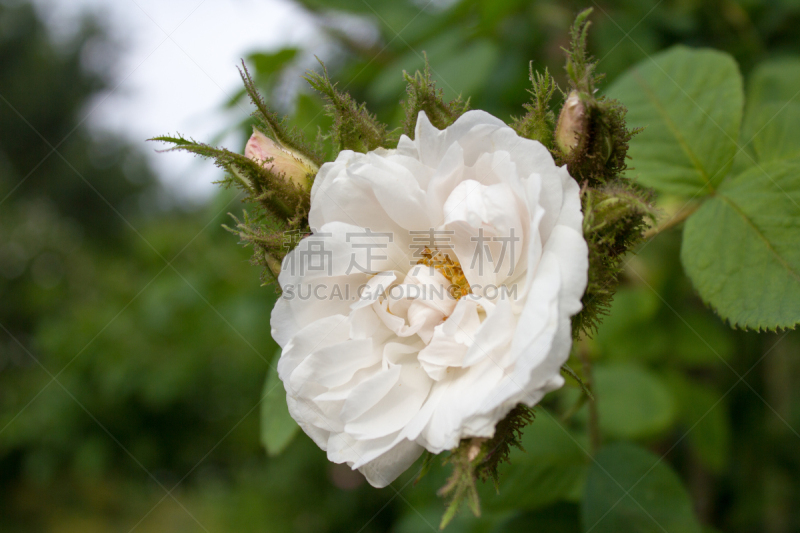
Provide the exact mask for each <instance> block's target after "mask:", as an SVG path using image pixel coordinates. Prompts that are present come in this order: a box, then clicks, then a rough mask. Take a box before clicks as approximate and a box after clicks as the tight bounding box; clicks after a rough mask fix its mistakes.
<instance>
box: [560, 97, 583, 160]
mask: <svg viewBox="0 0 800 533" xmlns="http://www.w3.org/2000/svg"><path fill="white" fill-rule="evenodd" d="M585 116H586V108H585V106H584V105H583V102H581V98H580V96H578V93H577V92H575V91H572V92H571V93H569V96H568V97H567V101H566V102H564V107H562V108H561V114H560V115H559V116H558V127H557V128H556V145H558V147H559V148H560V149H561V151H562V152H563V153H564V154H567V155H568V154H569V153H570V152H572V150H574V149H575V148H576V147H577V146H578V143H579V142H580V140H581V135H582V134H583V133H584V132H585V130H586V124H585V123H586V118H585Z"/></svg>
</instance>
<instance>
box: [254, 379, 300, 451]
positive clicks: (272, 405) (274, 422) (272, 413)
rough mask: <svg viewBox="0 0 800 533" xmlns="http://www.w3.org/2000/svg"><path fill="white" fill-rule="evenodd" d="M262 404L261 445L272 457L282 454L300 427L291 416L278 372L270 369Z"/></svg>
mask: <svg viewBox="0 0 800 533" xmlns="http://www.w3.org/2000/svg"><path fill="white" fill-rule="evenodd" d="M262 398H263V400H262V402H261V444H263V445H264V447H265V448H266V449H267V454H269V455H271V456H275V455H278V454H279V453H281V452H282V451H283V450H284V449H286V447H287V446H288V445H289V443H291V442H292V439H293V438H294V436H295V435H296V434H297V430H298V429H300V426H298V425H297V422H295V421H294V419H293V418H292V416H291V415H290V414H289V408H288V407H287V405H286V390H285V389H284V388H283V383H281V379H280V378H279V377H278V371H277V370H276V369H275V368H270V369H269V372H267V381H266V383H264V392H263V394H262Z"/></svg>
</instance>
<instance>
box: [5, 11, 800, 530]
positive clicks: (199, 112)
mask: <svg viewBox="0 0 800 533" xmlns="http://www.w3.org/2000/svg"><path fill="white" fill-rule="evenodd" d="M162 4H166V3H159V2H155V1H145V0H115V1H114V2H109V1H107V0H106V1H104V0H80V1H68V0H60V1H56V0H51V1H45V0H41V1H31V2H28V1H22V0H0V124H2V127H1V128H0V494H2V497H0V530H2V531H10V532H23V531H24V532H37V531H48V532H50V531H52V532H65V533H66V532H95V531H97V532H101V531H102V532H107V531H121V532H132V531H140V532H144V531H169V532H183V531H187V532H188V531H207V532H214V531H220V532H228V531H230V532H250V531H252V532H261V531H270V532H271V531H275V532H298V533H300V532H338V531H352V532H361V531H363V532H373V531H375V532H377V531H392V532H397V533H401V532H403V533H404V532H416V531H427V530H431V529H433V530H435V529H436V526H437V525H438V521H439V518H440V516H441V513H442V510H443V504H442V502H441V501H440V500H439V499H438V498H437V497H436V495H435V491H436V489H437V488H438V487H440V486H441V485H442V484H443V482H444V478H445V476H446V474H447V470H446V469H445V468H442V467H441V466H439V465H438V462H437V463H436V466H434V468H433V469H432V471H431V472H430V473H429V474H428V476H427V477H425V478H423V479H422V481H420V482H419V483H417V484H414V483H413V479H414V476H415V474H416V470H417V468H414V469H412V470H414V471H409V472H408V473H406V475H404V476H403V477H401V478H400V479H399V480H398V481H397V482H395V483H394V484H393V485H392V487H389V488H386V489H382V490H376V489H373V488H371V487H369V486H368V485H366V484H365V483H364V482H363V480H362V478H361V477H360V476H359V475H358V474H354V473H352V472H350V471H349V469H348V468H347V467H343V466H341V465H333V464H330V463H328V462H327V460H326V458H325V454H324V452H322V451H320V450H319V449H318V448H317V447H316V446H315V445H314V444H313V443H312V442H311V441H310V440H309V439H308V438H306V437H305V436H304V435H302V434H298V435H297V436H296V438H295V439H294V440H293V441H292V442H291V443H290V444H289V446H288V447H287V449H286V450H285V451H284V452H283V453H282V454H280V455H278V456H276V457H268V456H267V455H266V453H265V452H264V450H263V449H262V448H261V445H260V441H259V411H260V404H261V399H262V389H263V385H264V379H265V376H266V372H267V370H268V368H269V364H270V362H271V361H272V360H273V357H274V354H275V349H276V345H275V344H274V342H273V341H272V340H271V338H270V333H269V331H270V330H269V313H270V309H271V306H272V304H273V302H274V300H275V297H276V296H275V290H274V288H273V287H261V286H260V283H259V269H258V268H256V267H253V266H251V265H250V264H249V263H248V259H249V255H250V253H249V250H247V249H244V248H242V247H241V246H239V245H238V244H237V242H236V238H235V237H234V236H232V235H231V234H229V233H227V232H226V231H225V230H224V229H223V228H222V227H221V225H222V224H223V223H227V221H228V220H229V218H228V215H227V213H228V212H234V213H236V212H240V210H241V208H242V207H243V206H242V205H241V203H240V201H239V198H237V197H236V196H235V195H234V194H233V193H232V192H230V191H222V190H218V189H217V188H216V187H215V186H213V185H211V182H212V181H214V180H216V179H220V178H221V176H220V174H219V173H218V171H217V170H216V169H215V168H214V167H213V165H211V163H208V162H204V161H200V160H195V159H192V158H191V157H189V156H186V155H185V154H175V153H170V154H156V153H155V149H156V148H158V147H157V146H154V145H152V144H150V143H146V142H145V139H146V138H148V137H150V136H155V135H159V134H164V133H169V132H175V131H176V130H179V131H180V132H181V133H183V134H186V135H188V136H191V137H194V138H196V139H198V140H204V141H211V142H213V143H218V144H223V145H225V146H227V147H229V148H231V149H233V150H241V149H242V147H243V144H244V141H245V140H246V136H247V135H248V131H249V123H248V115H249V112H250V105H249V102H247V101H246V100H245V99H244V97H243V92H242V91H241V90H240V85H239V82H238V73H237V72H236V69H235V66H236V64H237V62H238V60H239V58H244V59H245V62H246V63H247V65H248V66H249V67H250V68H251V70H252V72H253V73H254V75H255V76H256V79H257V81H258V83H259V85H260V86H261V88H262V89H263V91H264V93H265V94H266V95H267V98H268V101H269V102H270V104H271V105H272V106H273V107H274V108H275V109H277V110H278V111H280V112H281V113H284V114H288V115H290V116H291V117H292V120H293V122H294V123H295V124H296V125H297V127H298V128H300V129H301V130H302V131H303V132H304V133H305V134H306V135H307V136H308V138H309V139H310V140H313V139H314V138H315V136H316V134H317V131H318V128H320V127H321V128H323V129H324V128H325V127H327V125H328V124H329V122H328V121H327V118H326V117H325V116H324V115H322V113H321V111H322V107H321V105H322V104H321V101H320V99H319V98H318V97H317V96H316V95H315V94H312V93H311V92H310V90H309V89H308V88H307V87H306V86H305V85H304V83H303V82H302V80H300V76H301V75H302V73H303V72H304V71H305V70H306V69H309V68H318V64H317V63H316V59H315V56H317V57H319V58H321V59H323V60H324V61H325V62H326V64H327V66H328V68H329V71H330V72H331V75H332V77H333V78H334V79H337V80H339V87H340V88H342V89H346V90H347V91H349V92H351V93H352V94H353V96H354V97H355V98H356V99H357V100H362V101H365V102H367V103H368V106H369V107H370V109H371V110H372V111H374V112H375V113H377V115H378V116H379V117H380V118H381V119H382V120H384V121H386V122H388V123H390V124H391V125H392V126H397V125H399V123H400V120H401V115H400V110H399V107H398V105H397V103H398V101H399V100H400V99H402V98H403V95H404V82H403V79H402V76H401V71H402V70H407V71H410V72H413V71H414V70H416V69H418V68H420V67H421V66H422V65H423V59H422V52H423V51H425V52H426V53H427V55H428V57H429V59H430V62H431V66H432V68H433V72H434V78H435V79H436V80H437V82H438V84H439V87H441V88H442V89H443V90H444V92H445V96H446V97H448V98H452V97H454V96H455V95H457V94H459V93H460V94H463V95H464V96H465V97H466V96H468V97H470V98H471V105H472V107H473V108H480V109H485V110H487V111H489V112H490V113H493V114H495V115H496V116H498V117H500V118H502V119H504V120H508V119H509V118H510V117H511V116H512V115H519V114H522V113H523V111H522V108H521V105H522V103H524V102H526V101H527V98H528V95H527V93H526V89H527V88H528V86H529V84H528V79H527V75H528V62H529V61H532V62H533V66H534V68H536V69H542V68H544V67H548V68H549V69H550V71H551V72H552V73H553V74H554V75H555V76H556V78H557V79H558V80H559V81H560V82H562V83H563V82H564V80H565V75H564V70H563V63H564V53H563V51H562V47H564V46H566V45H567V37H568V34H567V31H568V28H569V25H570V24H571V22H572V20H573V18H574V16H575V15H576V14H577V12H578V11H580V10H581V9H583V8H585V7H590V6H594V7H595V13H594V15H593V16H592V21H593V26H592V30H591V34H590V49H591V52H592V53H593V54H594V55H595V56H596V57H597V58H598V59H599V60H600V63H599V67H598V69H599V71H601V72H605V73H606V74H607V79H608V80H609V81H611V80H613V79H614V78H615V77H616V76H618V75H619V74H620V73H621V72H622V71H624V70H625V69H626V68H628V67H630V66H631V65H633V64H634V63H636V62H637V61H639V60H641V59H643V58H646V57H647V55H648V54H652V53H654V52H657V51H659V50H662V49H664V48H667V47H669V46H671V45H673V44H676V43H684V44H687V45H690V46H707V47H713V48H716V49H720V50H724V51H726V52H729V53H730V54H732V55H733V56H734V57H735V58H736V59H737V60H738V62H739V64H740V66H741V69H742V72H743V74H744V75H745V79H747V75H748V74H749V73H750V72H752V71H753V70H754V69H756V68H759V66H760V65H763V64H767V63H768V62H770V61H774V60H776V59H779V58H785V57H796V56H798V55H800V36H798V33H797V27H798V25H799V24H800V2H797V1H795V0H661V1H658V2H653V1H650V0H647V1H641V0H636V1H634V0H617V1H611V0H603V1H600V0H598V2H596V3H595V2H592V1H591V0H588V1H575V0H567V1H564V0H561V1H547V0H538V1H530V0H461V1H459V0H430V1H427V0H413V1H412V0H363V1H360V0H304V1H300V2H296V1H293V2H289V1H288V0H280V1H278V0H260V1H259V0H205V1H201V0H191V1H190V0H186V1H183V0H181V1H175V2H169V3H168V4H169V5H168V6H167V5H162ZM601 90H602V88H601ZM633 166H635V163H634V165H633ZM679 231H680V230H679V229H677V230H672V231H671V232H666V233H663V234H661V235H659V236H658V237H657V238H656V239H654V240H653V241H651V242H649V243H647V244H645V245H644V246H642V249H641V250H640V253H639V254H638V255H636V256H635V257H633V258H632V259H631V260H630V262H629V266H628V275H626V276H625V277H624V279H623V281H622V286H621V289H620V292H619V294H618V296H617V298H616V300H615V303H614V308H613V310H612V313H611V316H610V317H609V318H607V319H606V321H605V323H604V324H603V326H602V327H601V329H600V331H599V334H598V335H597V336H596V338H595V339H593V340H592V341H591V342H587V343H585V344H584V346H583V347H582V349H586V350H588V351H589V352H590V354H591V355H592V357H594V358H595V359H596V361H597V363H596V365H597V367H596V368H597V389H598V407H599V412H600V424H601V430H602V432H603V437H604V439H606V441H614V440H628V441H635V442H637V443H639V444H642V445H644V446H646V447H647V448H649V449H650V450H651V451H653V452H654V453H656V454H658V455H663V456H664V457H665V460H666V461H667V462H668V463H669V464H670V465H672V467H673V468H674V469H675V470H676V471H677V472H678V473H679V475H680V477H681V479H682V481H683V483H684V485H685V486H686V487H687V490H688V491H689V493H690V495H691V499H692V504H693V507H694V509H695V512H696V513H697V515H698V516H699V518H700V520H701V521H702V522H703V523H704V524H705V525H707V526H708V531H731V532H749V531H763V532H769V533H772V532H774V533H778V532H793V531H800V512H799V511H798V509H800V453H798V452H799V451H800V433H798V428H800V392H798V387H796V385H795V384H796V383H797V382H798V378H800V358H798V357H797V352H798V348H799V347H800V336H799V335H798V334H797V333H795V332H788V333H787V332H779V333H753V332H748V333H746V332H741V331H734V330H732V329H730V328H729V327H728V326H727V325H725V324H724V323H722V321H721V320H719V319H718V318H717V317H716V316H715V315H714V314H713V313H711V312H710V311H709V310H708V309H706V308H705V307H704V305H703V304H702V302H701V301H700V300H699V299H698V297H697V296H696V295H695V293H694V292H693V290H692V287H691V284H690V282H689V281H688V280H687V278H686V277H685V275H684V274H683V272H682V269H681V266H680V263H679V259H678V251H679V244H680V239H679V236H680V235H679ZM577 395H578V391H577V390H576V389H574V388H570V387H566V388H565V389H563V390H562V391H559V392H557V393H554V394H551V395H550V396H548V398H547V399H546V401H545V405H544V407H542V408H540V409H539V413H540V414H539V416H538V417H537V420H536V422H534V424H533V425H532V426H531V427H530V428H529V429H528V431H527V432H526V435H525V444H526V448H527V450H528V453H527V454H521V453H520V454H515V463H514V464H515V466H514V468H506V469H505V471H504V476H505V478H504V482H503V483H504V484H501V491H506V492H505V493H504V494H506V495H507V494H509V493H511V494H513V495H514V498H512V499H511V500H509V498H508V497H498V496H497V495H495V494H494V489H493V488H492V487H485V489H486V490H484V491H483V494H484V498H483V503H484V517H483V518H481V519H480V520H476V519H473V518H471V517H470V516H469V515H463V516H460V517H459V518H458V519H457V520H456V522H455V523H453V524H452V525H451V526H450V528H449V529H450V530H451V531H453V532H461V531H464V532H467V531H469V532H479V531H480V532H490V531H497V532H499V531H528V530H530V531H538V530H541V531H548V532H573V531H579V520H578V514H579V510H578V509H579V508H578V503H577V502H578V501H579V500H580V493H581V490H582V486H583V482H584V480H585V475H586V463H587V458H586V455H585V453H583V451H582V449H581V447H582V444H581V443H585V442H586V435H585V433H586V432H585V424H586V412H585V411H586V408H585V407H583V408H581V409H580V410H578V411H577V412H576V413H575V414H574V415H572V416H570V418H569V420H568V421H567V422H565V423H564V427H566V428H568V430H569V432H571V436H572V437H573V438H565V437H569V435H567V434H566V433H564V432H563V431H562V430H561V429H559V428H558V427H557V426H556V425H555V423H554V420H555V419H558V418H559V417H565V416H566V415H567V414H569V413H568V411H569V410H570V408H571V407H572V405H573V403H574V401H575V398H576V397H577ZM544 410H547V411H548V413H550V414H552V417H550V416H547V415H545V414H543V413H542V411H544Z"/></svg>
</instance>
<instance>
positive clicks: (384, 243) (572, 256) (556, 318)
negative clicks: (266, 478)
mask: <svg viewBox="0 0 800 533" xmlns="http://www.w3.org/2000/svg"><path fill="white" fill-rule="evenodd" d="M582 221H583V215H582V214H581V205H580V198H579V186H578V184H577V183H576V182H575V180H574V179H573V178H572V177H570V175H569V174H568V172H567V170H566V167H557V166H556V165H555V163H554V162H553V158H552V157H551V155H550V153H549V152H548V150H547V149H546V148H545V147H544V146H542V145H541V144H540V143H538V142H536V141H532V140H529V139H524V138H521V137H519V136H518V135H517V134H516V133H515V132H514V130H512V129H511V128H510V127H508V126H507V125H506V124H505V123H503V122H502V121H501V120H499V119H497V118H495V117H493V116H491V115H489V114H487V113H485V112H482V111H470V112H468V113H465V114H464V115H463V116H461V117H460V118H459V119H458V120H457V121H456V122H455V123H454V124H453V125H452V126H450V127H448V128H447V129H445V130H444V131H439V130H437V129H436V128H435V127H433V126H432V125H431V123H430V122H429V120H428V119H427V117H426V116H425V114H424V113H420V115H419V120H418V121H417V127H416V132H415V139H414V140H413V141H412V140H411V139H409V138H408V137H406V136H402V137H401V139H400V142H399V144H398V147H397V149H395V150H384V149H379V150H375V151H373V152H370V153H367V154H361V153H354V152H351V151H348V150H345V151H343V152H341V153H340V154H339V156H338V157H337V158H336V161H334V162H332V163H326V164H325V165H323V166H322V168H320V171H319V174H318V175H317V177H316V181H315V182H314V186H313V189H312V191H311V211H310V213H309V223H310V226H311V227H312V228H314V232H313V234H312V235H310V236H307V237H305V238H304V239H303V240H302V241H301V242H300V244H299V245H298V246H297V247H296V248H295V249H294V250H293V251H292V252H291V253H290V254H289V255H288V256H287V257H286V258H285V259H284V262H283V267H282V272H281V274H280V276H279V283H280V285H281V287H282V288H283V290H284V293H283V296H282V297H281V298H280V299H279V301H278V302H277V304H276V305H275V308H274V310H273V312H272V335H273V337H274V338H275V340H276V341H277V342H278V344H280V346H281V347H282V348H283V351H282V354H281V357H280V360H279V362H278V372H279V375H280V378H281V379H282V380H283V383H284V385H285V387H286V392H287V400H288V405H289V411H290V413H291V414H292V416H293V417H294V419H295V420H297V422H298V423H299V424H300V426H301V427H302V428H303V430H304V431H305V432H306V433H307V434H308V435H309V436H310V437H311V438H312V439H313V440H314V441H315V442H316V443H317V444H318V445H319V446H320V448H322V449H323V450H327V452H328V458H329V459H330V460H331V461H334V462H336V463H347V464H348V465H350V466H351V467H352V468H353V469H356V468H357V469H359V470H360V471H361V472H362V473H363V474H364V475H365V476H366V478H367V480H368V481H369V482H370V483H371V484H372V485H374V486H376V487H383V486H386V485H387V484H389V483H390V482H392V481H393V480H394V479H395V478H396V477H397V476H398V475H400V474H401V473H402V472H403V471H404V470H405V469H406V468H408V467H409V466H410V465H411V464H412V463H413V462H414V461H415V460H416V459H417V458H418V457H419V455H420V454H421V453H422V451H423V450H424V449H427V450H429V451H431V452H433V453H440V452H442V451H444V450H449V449H452V448H455V447H456V446H457V445H458V444H459V441H460V440H461V439H464V438H471V437H491V436H493V434H494V431H495V425H496V424H497V422H499V421H500V420H501V419H502V418H503V417H504V416H505V415H506V414H507V413H508V412H509V411H510V410H511V409H512V408H513V407H514V406H516V405H517V404H519V403H524V404H526V405H529V406H532V405H534V404H536V403H538V402H539V401H540V400H541V398H542V397H543V396H544V395H545V394H546V393H547V392H549V391H552V390H554V389H556V388H558V387H560V386H561V385H562V384H563V381H564V380H563V378H562V377H561V375H560V367H561V366H562V364H563V363H564V362H565V361H566V359H567V358H568V356H569V351H570V346H571V324H570V317H571V316H572V315H574V314H576V313H577V312H578V311H580V309H581V303H580V300H581V296H582V295H583V292H584V290H585V288H586V283H587V271H588V248H587V245H586V242H585V240H584V238H583V233H582ZM432 237H433V238H432ZM359 288H361V291H360V293H359ZM445 288H449V291H448V290H444V289H445ZM359 294H360V297H359Z"/></svg>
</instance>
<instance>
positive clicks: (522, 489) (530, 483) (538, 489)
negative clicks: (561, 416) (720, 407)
mask: <svg viewBox="0 0 800 533" xmlns="http://www.w3.org/2000/svg"><path fill="white" fill-rule="evenodd" d="M522 445H523V447H524V449H525V451H524V452H523V451H521V450H514V451H513V452H512V453H511V458H510V460H509V463H510V467H509V468H508V469H505V468H504V469H503V470H502V471H501V477H500V490H499V493H496V492H495V491H494V488H493V487H490V486H489V484H484V485H482V486H481V487H480V493H481V502H482V504H483V507H484V508H485V509H486V510H487V511H491V512H496V511H506V510H514V509H538V508H540V507H544V506H546V505H550V504H551V503H554V502H556V501H560V500H566V499H568V497H569V496H570V495H571V494H573V493H574V490H575V487H576V485H577V484H579V483H582V482H583V478H584V475H585V473H586V462H587V460H588V456H587V453H586V452H585V451H584V450H585V448H586V446H585V445H584V444H579V443H578V441H576V438H575V437H573V436H572V435H571V434H570V433H569V431H568V430H567V429H566V428H565V427H564V426H562V425H561V423H560V422H558V421H557V420H556V419H555V418H553V416H552V415H551V414H549V413H545V412H541V411H539V414H538V415H537V417H536V420H535V421H534V422H533V424H531V425H530V426H529V427H528V428H526V430H525V434H524V436H523V441H522Z"/></svg>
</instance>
